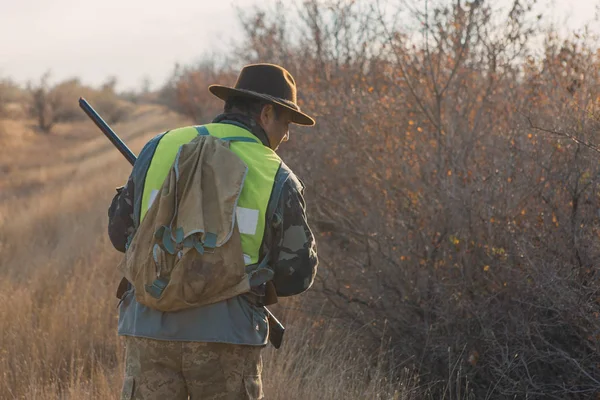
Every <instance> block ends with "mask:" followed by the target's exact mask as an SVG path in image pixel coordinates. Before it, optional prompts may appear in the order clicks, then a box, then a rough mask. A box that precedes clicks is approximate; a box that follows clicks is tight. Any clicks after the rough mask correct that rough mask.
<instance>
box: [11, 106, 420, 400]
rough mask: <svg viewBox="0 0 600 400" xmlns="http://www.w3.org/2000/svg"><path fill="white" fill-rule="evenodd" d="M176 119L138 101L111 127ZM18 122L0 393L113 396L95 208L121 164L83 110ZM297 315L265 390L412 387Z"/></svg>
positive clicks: (106, 248) (117, 358)
mask: <svg viewBox="0 0 600 400" xmlns="http://www.w3.org/2000/svg"><path fill="white" fill-rule="evenodd" d="M186 123H187V122H186V121H185V120H182V119H181V117H178V116H176V115H175V114H170V113H167V112H165V111H164V110H162V109H160V108H156V107H151V106H147V107H146V108H145V109H144V108H139V109H138V110H137V111H136V113H135V114H134V116H133V117H132V118H131V120H130V121H129V122H126V123H123V124H120V125H117V126H115V130H116V131H117V132H120V133H122V134H123V136H124V137H125V138H126V140H127V141H128V142H129V144H130V146H131V147H132V149H133V150H134V151H136V152H137V151H139V149H140V148H141V146H142V145H143V143H144V142H145V140H147V139H148V138H149V137H150V136H151V135H152V134H155V133H158V132H160V131H161V130H164V129H166V128H168V127H173V126H177V125H182V124H186ZM28 124H30V122H29V121H6V124H5V126H6V125H8V126H10V133H9V134H7V135H5V136H4V141H3V145H2V146H0V160H1V161H0V171H2V175H3V177H4V178H5V179H2V180H0V224H1V227H2V229H0V260H1V266H2V268H1V270H0V344H1V347H0V354H1V357H0V372H1V373H0V399H83V398H85V399H87V398H89V399H111V398H118V394H119V391H120V386H121V379H122V375H123V373H122V372H123V369H122V368H123V365H122V346H121V340H120V338H119V337H118V336H117V334H116V325H117V309H116V307H115V306H116V299H115V298H114V290H115V285H116V284H117V282H118V280H119V276H118V274H117V272H116V270H115V268H114V266H115V264H116V262H117V259H118V257H119V255H118V253H117V252H116V251H114V250H113V249H112V247H111V246H110V243H109V242H108V241H107V239H106V234H105V231H106V211H105V210H106V208H107V206H108V203H109V201H110V198H111V196H112V192H113V187H115V186H117V185H119V184H121V183H122V182H123V181H124V180H125V179H126V176H127V174H128V171H129V166H128V164H127V163H126V162H125V161H124V160H122V159H121V156H120V155H119V154H118V152H117V151H115V150H114V149H112V148H111V145H110V144H109V143H108V142H107V141H106V140H105V139H104V138H103V137H102V135H101V134H100V133H99V132H97V131H96V129H95V127H93V126H92V124H91V123H89V122H88V123H81V124H77V125H62V126H57V129H56V131H55V132H54V133H53V134H52V135H50V136H43V135H32V134H31V133H26V131H27V129H28ZM19 131H20V132H21V133H22V135H19ZM280 311H281V310H280ZM302 318H305V317H301V316H299V315H298V313H294V314H292V313H291V312H290V314H289V315H288V316H287V317H286V316H284V320H286V322H288V324H289V325H290V326H289V328H290V329H289V333H288V337H287V342H286V345H285V348H284V349H283V350H280V351H277V352H276V351H273V350H268V351H267V352H266V353H265V375H264V376H265V378H264V380H265V390H266V393H267V398H270V399H283V398H285V399H341V398H344V399H364V398H368V399H378V398H394V399H412V398H415V392H414V390H415V389H414V387H415V386H416V385H415V382H414V381H411V380H410V377H409V376H407V377H406V380H405V381H404V385H400V386H399V385H398V384H395V383H393V382H394V380H393V379H391V377H392V374H393V373H394V372H397V371H392V370H391V369H388V368H386V367H384V364H385V363H384V362H381V363H379V364H378V365H370V364H369V362H368V359H369V353H368V352H367V353H365V350H364V349H361V347H360V341H359V337H358V336H356V335H354V334H346V335H345V337H342V338H340V336H339V332H338V330H336V329H335V328H334V327H333V325H331V324H330V323H328V322H325V323H324V324H323V322H319V323H315V324H313V325H311V324H310V323H303V322H302ZM292 321H294V322H293V323H292ZM375 351H377V349H375ZM381 354H384V353H383V352H381Z"/></svg>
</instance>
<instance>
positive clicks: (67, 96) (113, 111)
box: [29, 73, 132, 133]
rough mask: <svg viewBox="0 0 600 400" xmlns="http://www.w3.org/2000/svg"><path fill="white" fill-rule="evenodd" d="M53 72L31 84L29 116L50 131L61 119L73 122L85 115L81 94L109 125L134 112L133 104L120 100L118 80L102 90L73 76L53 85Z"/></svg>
mask: <svg viewBox="0 0 600 400" xmlns="http://www.w3.org/2000/svg"><path fill="white" fill-rule="evenodd" d="M49 77H50V75H49V74H48V73H46V74H45V75H44V76H42V78H41V79H40V82H39V84H38V85H37V86H34V87H30V89H29V90H30V92H31V102H30V106H29V110H30V115H31V116H32V117H34V118H36V120H37V123H38V127H39V128H40V129H41V130H42V131H43V132H45V133H49V132H50V131H51V130H52V127H53V126H54V125H55V124H57V123H61V122H73V121H79V120H83V119H85V118H86V116H85V114H84V113H83V112H82V111H81V109H80V108H79V104H78V101H77V100H78V99H79V97H85V98H86V99H87V100H89V101H90V103H91V104H92V106H93V107H94V108H95V109H96V110H97V111H98V113H100V115H101V116H102V117H103V118H104V120H105V121H106V122H108V123H109V124H111V123H117V122H120V121H122V120H123V119H124V118H125V117H126V116H127V115H128V114H129V113H131V111H132V105H131V104H130V103H128V102H126V101H124V100H120V99H119V97H118V95H117V94H116V92H115V86H116V80H115V79H114V78H109V80H108V81H107V82H106V83H105V84H104V85H103V86H102V87H101V89H100V90H94V89H92V88H89V87H86V86H84V85H82V84H81V82H80V81H79V80H78V79H70V80H66V81H63V82H60V83H58V84H56V85H55V86H50V84H49V83H48V80H49Z"/></svg>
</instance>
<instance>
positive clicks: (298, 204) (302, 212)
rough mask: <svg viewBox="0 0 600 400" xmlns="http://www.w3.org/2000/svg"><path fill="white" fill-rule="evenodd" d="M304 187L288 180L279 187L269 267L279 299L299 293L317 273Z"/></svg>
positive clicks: (295, 180)
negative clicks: (280, 188)
mask: <svg viewBox="0 0 600 400" xmlns="http://www.w3.org/2000/svg"><path fill="white" fill-rule="evenodd" d="M303 192H304V187H303V185H302V184H301V183H300V182H299V181H298V180H297V178H295V177H291V178H290V179H288V180H287V181H286V183H285V186H284V187H283V190H282V193H281V197H280V200H279V204H278V206H277V209H276V218H277V221H275V223H274V229H275V232H274V235H273V242H272V243H273V247H272V253H271V255H272V260H274V261H273V262H272V264H271V267H272V268H273V270H274V271H275V276H274V278H273V283H274V285H275V288H276V290H277V295H278V296H281V297H285V296H292V295H295V294H298V293H302V292H304V291H305V290H307V289H308V288H310V286H311V285H312V283H313V281H314V279H315V275H316V273H317V264H318V260H317V246H316V243H315V238H314V236H313V234H312V232H311V230H310V227H309V226H308V222H307V218H306V206H305V203H304V197H303Z"/></svg>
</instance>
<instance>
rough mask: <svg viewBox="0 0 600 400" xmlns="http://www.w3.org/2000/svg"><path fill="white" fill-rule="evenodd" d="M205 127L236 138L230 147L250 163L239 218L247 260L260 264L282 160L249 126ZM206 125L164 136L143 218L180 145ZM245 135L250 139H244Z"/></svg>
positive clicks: (151, 171) (152, 167)
mask: <svg viewBox="0 0 600 400" xmlns="http://www.w3.org/2000/svg"><path fill="white" fill-rule="evenodd" d="M203 127H204V128H206V130H208V133H209V134H210V135H211V136H214V137H217V138H219V139H224V140H227V139H228V138H234V139H233V140H232V142H231V144H230V149H231V151H233V152H234V153H235V154H237V155H238V157H240V159H241V160H242V161H243V162H244V163H245V164H246V165H247V166H248V174H247V175H246V180H245V183H244V187H243V188H242V193H241V195H240V198H239V200H238V207H237V209H236V219H237V223H238V229H239V231H240V235H241V236H240V237H241V241H242V250H243V251H244V259H245V262H246V264H247V265H248V264H255V263H258V262H259V255H260V248H261V246H262V242H263V237H264V233H265V221H266V214H267V206H268V204H269V199H270V198H271V192H272V191H273V185H274V182H275V176H276V175H277V171H278V170H279V168H280V166H281V159H280V158H279V156H278V155H277V154H276V153H275V152H274V151H273V150H271V149H270V148H268V147H266V146H264V145H262V143H260V141H258V139H257V138H256V137H255V136H254V135H252V133H250V132H249V131H247V130H246V129H243V128H240V127H238V126H235V125H231V124H207V125H203ZM204 128H199V127H193V126H191V127H185V128H179V129H174V130H172V131H170V132H168V133H167V134H165V135H164V137H162V139H161V140H160V142H159V143H158V145H157V147H156V151H155V153H154V156H153V157H152V161H151V162H150V166H149V167H148V172H147V174H146V179H145V183H144V192H143V195H142V202H141V210H140V221H141V220H142V219H143V218H144V216H145V215H146V213H147V211H148V209H149V208H150V206H151V205H152V200H153V199H154V198H155V197H156V195H157V194H158V193H159V191H160V188H161V187H162V184H163V182H164V180H165V179H166V177H167V175H168V174H169V171H170V169H171V166H172V164H173V162H174V161H175V157H176V156H177V152H178V151H179V147H181V146H182V145H184V144H186V143H189V142H190V141H191V140H192V139H194V138H195V137H196V136H197V135H198V134H199V132H200V133H201V132H203V131H205V129H204ZM243 138H246V139H249V140H247V141H244V140H243Z"/></svg>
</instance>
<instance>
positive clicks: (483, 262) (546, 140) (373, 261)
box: [172, 0, 600, 399]
mask: <svg viewBox="0 0 600 400" xmlns="http://www.w3.org/2000/svg"><path fill="white" fill-rule="evenodd" d="M419 4H420V5H417V6H416V7H417V8H415V13H414V14H410V15H409V14H407V13H406V12H404V13H403V14H402V16H403V18H402V21H403V26H402V27H397V26H396V25H394V23H395V22H396V21H395V20H393V19H392V18H391V17H388V16H392V15H393V16H395V15H398V14H396V13H394V12H393V11H394V10H392V9H386V10H385V11H386V12H383V11H381V10H378V9H377V7H373V6H372V4H371V3H369V2H360V1H356V2H350V3H337V5H333V4H331V3H324V2H319V1H316V0H311V1H307V2H304V3H303V4H302V5H301V6H300V7H299V10H300V13H299V15H298V16H297V17H296V18H295V19H294V22H295V23H294V24H289V23H287V21H286V19H285V18H284V17H285V16H286V14H285V13H283V12H282V10H283V8H282V7H283V6H282V4H280V6H278V8H276V9H274V10H259V11H257V12H256V13H254V14H246V15H243V14H242V16H241V18H242V25H243V27H244V28H245V29H246V41H245V42H244V43H243V44H242V45H240V46H239V48H238V49H236V51H235V54H236V55H237V56H238V59H237V60H238V61H239V62H241V63H248V62H275V63H281V64H283V65H284V66H285V67H287V68H288V69H289V70H290V71H291V72H292V74H293V75H294V77H295V78H296V81H297V83H298V85H299V91H300V92H299V101H300V103H301V106H302V108H303V109H304V110H306V111H308V112H309V113H313V114H315V115H316V117H317V126H316V127H315V128H314V132H313V133H312V134H310V135H293V142H292V143H289V145H288V146H284V149H283V153H284V155H285V158H286V159H287V160H288V163H289V164H290V165H293V166H296V170H297V171H298V173H299V175H300V176H301V177H302V178H303V179H305V181H306V182H307V186H308V204H309V206H310V209H309V211H310V216H311V218H312V221H313V224H314V227H315V228H316V229H315V231H316V233H317V234H318V235H319V237H320V240H319V253H320V260H321V267H320V272H319V277H318V284H317V285H316V288H317V293H318V294H319V297H320V298H321V299H323V300H327V303H326V304H328V305H329V307H331V308H332V309H335V310H336V312H337V313H341V314H342V315H344V316H345V318H346V319H347V321H348V322H349V323H352V324H356V325H358V326H366V327H368V329H369V331H370V333H371V335H372V337H373V339H374V340H376V341H380V340H381V338H382V337H389V338H390V340H391V346H392V350H393V353H394V354H395V355H396V357H397V360H398V362H399V363H400V362H403V363H404V362H405V361H406V360H407V359H408V360H413V363H412V367H413V368H414V369H415V370H416V371H418V373H419V375H420V377H421V382H424V383H425V384H427V385H428V387H431V391H432V393H437V396H438V398H441V397H442V396H444V395H446V394H447V392H448V391H449V390H452V386H453V385H454V386H455V387H461V386H463V385H466V384H467V382H468V384H469V386H470V387H471V388H472V389H473V393H474V396H475V398H515V397H516V398H524V397H527V398H530V399H533V398H540V399H541V398H543V399H547V398H556V399H559V398H561V399H562V398H566V397H568V398H589V396H590V395H591V394H592V393H598V392H599V391H600V380H598V378H597V377H598V376H600V370H599V368H600V367H599V366H600V356H599V354H600V353H599V352H598V350H599V344H600V342H599V341H600V320H599V315H600V301H599V300H598V298H597V293H598V290H599V289H600V281H599V274H598V268H597V266H596V265H597V261H598V259H599V257H600V248H599V247H598V245H597V238H598V234H599V233H600V230H599V229H600V226H599V225H598V219H597V212H598V210H599V209H600V196H599V195H600V167H599V166H598V163H597V156H598V155H597V153H596V152H594V151H592V149H590V148H591V147H592V148H594V145H593V141H594V138H595V136H594V132H597V130H598V128H599V124H598V120H597V119H594V118H593V115H594V113H595V114H596V115H597V114H598V112H597V110H598V107H599V106H600V92H599V90H600V86H599V85H598V82H600V75H599V74H600V72H599V71H600V59H599V58H598V56H599V54H600V53H598V52H597V49H598V46H597V43H596V42H593V41H591V40H590V39H589V38H587V37H577V36H573V37H572V38H570V39H560V40H559V39H558V37H557V35H555V34H552V33H551V34H547V36H546V39H545V45H544V46H545V47H544V52H543V55H542V56H541V57H534V55H533V53H532V52H531V44H530V43H531V39H532V38H533V37H535V36H536V35H538V36H539V35H540V32H541V30H542V27H543V25H542V23H541V21H542V20H541V19H540V17H539V16H536V15H532V13H531V7H530V4H529V3H523V2H517V1H515V2H514V3H513V4H512V7H511V8H510V9H507V10H501V9H497V8H492V7H490V6H488V5H486V3H484V2H471V3H467V4H466V5H462V4H461V3H460V2H459V3H453V5H443V4H442V3H435V4H433V5H432V4H429V6H428V7H425V6H424V3H419ZM421 6H422V7H421ZM287 17H288V18H289V15H287ZM290 27H295V28H296V30H290V29H291V28H290ZM412 27H417V28H414V29H413V28H412ZM184 71H185V70H184ZM211 73H215V72H211ZM205 76H206V75H203V73H198V74H195V73H192V74H185V73H184V74H181V75H180V78H179V79H175V80H174V81H173V82H172V86H173V87H175V88H177V87H180V86H179V85H181V87H183V88H185V89H186V91H185V93H186V95H185V96H183V98H185V99H187V100H190V101H188V102H187V103H186V104H188V107H190V108H189V109H192V107H193V106H196V105H198V104H202V102H201V101H200V100H198V99H200V98H201V97H200V96H203V95H204V92H205V91H206V84H207V83H212V82H208V81H209V80H211V79H206V78H204V77H205ZM192 83H193V84H192ZM186 113H187V114H188V115H196V114H194V112H189V111H186ZM294 142H295V143H294ZM595 148H596V149H597V147H595ZM307 155H309V157H308V158H307ZM307 161H308V162H307ZM334 177H335V178H334Z"/></svg>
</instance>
